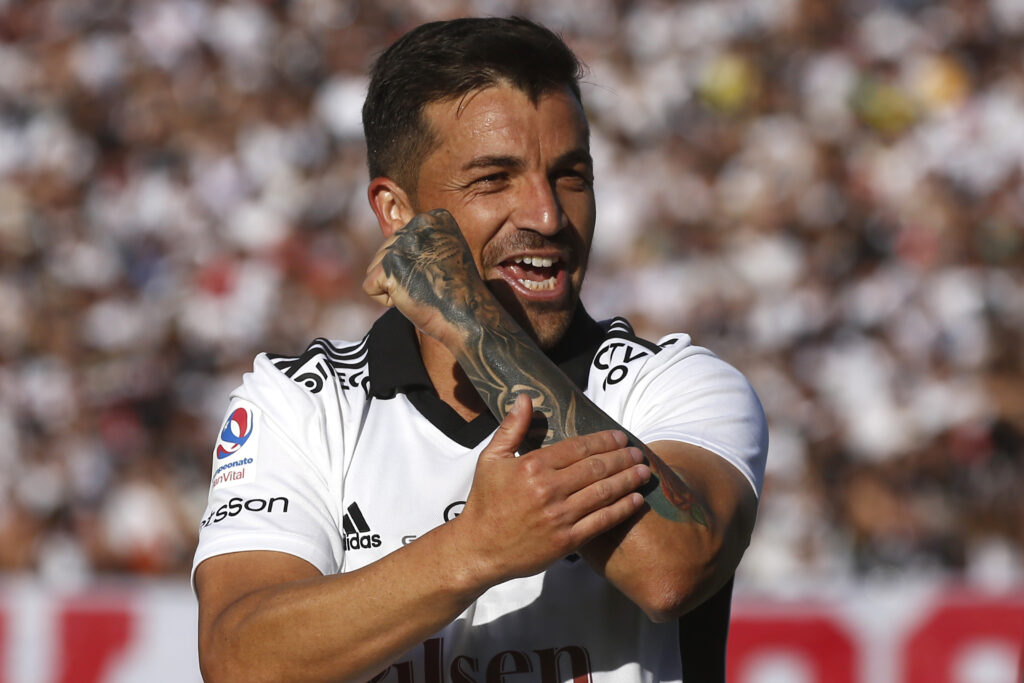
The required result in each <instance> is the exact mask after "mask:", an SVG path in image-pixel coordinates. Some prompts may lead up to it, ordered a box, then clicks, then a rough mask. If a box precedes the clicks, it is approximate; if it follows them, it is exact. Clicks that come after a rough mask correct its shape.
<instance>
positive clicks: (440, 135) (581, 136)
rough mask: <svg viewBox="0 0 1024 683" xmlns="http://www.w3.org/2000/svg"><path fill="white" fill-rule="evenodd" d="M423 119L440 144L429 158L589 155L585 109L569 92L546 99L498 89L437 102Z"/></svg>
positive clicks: (547, 94) (564, 90)
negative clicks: (572, 152) (581, 151)
mask: <svg viewBox="0 0 1024 683" xmlns="http://www.w3.org/2000/svg"><path fill="white" fill-rule="evenodd" d="M424 116H425V118H426V120H427V122H428V123H429V125H430V127H431V130H432V132H433V134H434V136H435V137H436V138H437V140H436V142H437V143H438V144H437V145H436V147H435V149H434V152H433V153H432V154H430V155H428V158H429V157H433V156H437V155H442V156H446V157H452V156H460V157H461V156H466V155H469V156H473V155H477V154H506V155H507V154H515V155H519V156H529V155H532V154H540V155H541V156H550V155H554V156H559V155H561V154H564V153H565V152H567V151H570V150H575V149H584V150H586V149H588V147H589V130H588V127H587V120H586V116H585V115H584V113H583V107H582V106H581V105H580V103H579V101H578V100H577V99H576V97H575V96H574V95H573V94H572V92H571V91H570V90H569V89H568V88H560V89H554V90H550V91H546V92H545V93H543V94H541V96H540V97H539V98H538V99H537V101H536V102H534V101H533V100H531V99H530V97H529V95H527V94H526V93H524V92H523V91H521V90H519V89H517V88H514V87H512V86H508V85H499V86H493V87H489V88H484V89H482V90H476V91H473V92H471V93H469V94H467V95H465V96H463V97H461V98H457V99H452V100H443V101H439V102H432V103H430V104H428V105H427V106H426V107H425V108H424Z"/></svg>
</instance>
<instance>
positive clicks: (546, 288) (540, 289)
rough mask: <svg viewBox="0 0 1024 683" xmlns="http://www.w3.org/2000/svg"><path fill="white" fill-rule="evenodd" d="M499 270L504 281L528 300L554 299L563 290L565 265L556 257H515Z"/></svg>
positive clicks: (505, 262)
mask: <svg viewBox="0 0 1024 683" xmlns="http://www.w3.org/2000/svg"><path fill="white" fill-rule="evenodd" d="M499 269H500V271H501V275H502V277H503V278H504V279H505V281H506V282H508V283H509V284H511V285H512V287H513V289H515V290H516V291H518V292H520V293H521V294H523V295H525V296H527V297H528V298H545V299H546V298H555V297H557V296H561V294H562V292H563V290H564V289H565V283H566V268H565V263H564V262H563V261H562V259H560V258H559V257H557V256H516V257H515V258H511V259H509V260H507V261H504V262H503V263H502V264H501V265H500V267H499Z"/></svg>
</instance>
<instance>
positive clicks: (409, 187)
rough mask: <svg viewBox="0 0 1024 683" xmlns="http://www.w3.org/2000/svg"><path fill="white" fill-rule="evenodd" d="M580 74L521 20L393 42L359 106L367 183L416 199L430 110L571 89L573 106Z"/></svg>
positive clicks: (563, 48)
mask: <svg viewBox="0 0 1024 683" xmlns="http://www.w3.org/2000/svg"><path fill="white" fill-rule="evenodd" d="M584 72H585V67H584V65H583V63H582V62H581V61H580V60H579V58H578V57H577V56H576V55H575V54H574V53H573V51H572V50H570V49H569V47H568V46H567V45H566V44H565V42H564V41H563V40H562V39H561V38H560V37H559V36H557V35H555V34H554V33H553V32H552V31H550V30H549V29H547V28H545V27H543V26H541V25H539V24H536V23H534V22H532V21H529V20H528V19H523V18H521V17H511V18H508V19H504V18H470V19H453V20H450V21H436V22H431V23H428V24H423V25H422V26H419V27H417V28H415V29H413V30H412V31H410V32H409V33H406V34H405V35H404V36H402V37H401V38H399V39H398V40H397V41H395V42H394V43H393V44H392V45H391V47H389V48H388V49H387V50H385V51H384V52H383V53H382V54H381V55H380V57H378V58H377V61H376V62H375V63H374V65H373V68H372V70H371V71H370V86H369V91H368V92H367V95H366V102H364V103H363V132H364V134H365V136H366V147H367V166H368V167H369V172H370V178H371V179H373V178H376V177H379V176H386V177H389V178H391V179H392V180H394V181H395V182H396V183H398V184H399V185H400V186H401V187H402V188H403V189H404V190H406V191H407V192H409V193H411V194H413V195H415V193H416V182H417V175H418V171H419V168H420V165H421V164H422V162H423V160H424V158H425V157H426V156H427V154H429V153H430V152H431V151H432V150H433V149H434V146H435V145H436V144H437V140H436V138H435V136H434V134H433V131H431V130H430V127H429V124H428V123H427V122H426V121H425V118H424V116H423V109H424V107H425V106H426V105H427V104H430V103H433V102H442V101H449V100H454V99H456V98H460V97H462V96H464V95H466V94H468V93H471V92H473V91H475V90H479V89H481V88H487V87H491V86H495V85H499V84H503V83H507V84H509V85H512V86H513V87H515V88H517V89H519V90H521V91H523V92H524V93H526V95H527V96H528V97H530V99H531V100H532V101H533V102H534V103H536V102H537V101H538V100H539V99H540V97H541V96H542V95H543V94H545V93H547V92H550V91H552V90H557V89H560V88H563V87H567V88H569V90H570V91H571V92H572V94H573V95H574V96H575V97H576V99H577V100H578V101H580V102H581V103H582V98H581V96H580V85H579V82H580V78H581V77H582V76H583V74H584Z"/></svg>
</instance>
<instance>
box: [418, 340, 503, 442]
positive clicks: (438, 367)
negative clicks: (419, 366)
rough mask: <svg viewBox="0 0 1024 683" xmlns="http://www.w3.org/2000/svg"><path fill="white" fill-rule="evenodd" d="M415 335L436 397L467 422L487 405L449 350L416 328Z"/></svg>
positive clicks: (483, 410) (485, 408)
mask: <svg viewBox="0 0 1024 683" xmlns="http://www.w3.org/2000/svg"><path fill="white" fill-rule="evenodd" d="M416 336H417V337H418V338H419V344H420V356H421V357H422V358H423V367H424V368H426V370H427V375H429V376H430V381H431V382H432V383H433V385H434V389H435V390H436V391H437V395H438V397H440V399H441V400H442V401H444V402H445V403H447V404H448V405H449V406H451V408H452V410H454V411H455V412H456V413H458V414H459V416H460V417H461V418H462V419H463V420H466V421H467V422H469V421H470V420H472V419H474V418H476V417H477V416H479V415H480V414H482V413H483V412H485V411H486V410H487V405H486V404H485V403H484V401H483V399H481V398H480V394H478V393H477V391H476V389H474V388H473V384H472V383H471V382H470V381H469V377H468V376H467V375H466V373H465V372H464V371H463V370H462V368H461V367H460V366H459V363H458V361H457V360H455V356H454V355H452V352H451V351H449V350H448V349H447V348H446V347H445V346H444V345H443V344H442V343H441V342H439V341H437V340H436V339H434V338H433V337H430V336H427V335H425V334H423V333H422V332H420V331H419V330H417V331H416Z"/></svg>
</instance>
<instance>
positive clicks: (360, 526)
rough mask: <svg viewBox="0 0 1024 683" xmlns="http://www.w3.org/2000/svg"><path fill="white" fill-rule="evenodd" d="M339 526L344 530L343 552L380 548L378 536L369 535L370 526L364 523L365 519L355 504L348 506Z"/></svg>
mask: <svg viewBox="0 0 1024 683" xmlns="http://www.w3.org/2000/svg"><path fill="white" fill-rule="evenodd" d="M341 526H342V527H343V528H344V530H345V538H344V539H343V545H344V548H345V550H360V549H366V548H379V547H380V534H371V533H370V525H369V524H367V523H366V518H365V517H363V513H362V511H361V510H360V509H359V506H358V505H356V504H355V503H352V504H351V505H349V506H348V508H347V511H346V512H345V516H344V517H342V518H341Z"/></svg>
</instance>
